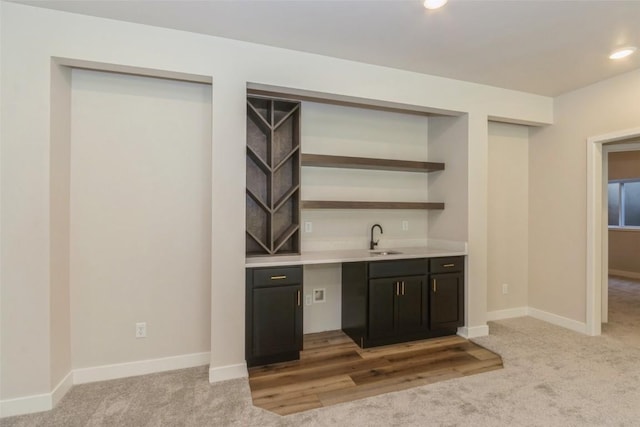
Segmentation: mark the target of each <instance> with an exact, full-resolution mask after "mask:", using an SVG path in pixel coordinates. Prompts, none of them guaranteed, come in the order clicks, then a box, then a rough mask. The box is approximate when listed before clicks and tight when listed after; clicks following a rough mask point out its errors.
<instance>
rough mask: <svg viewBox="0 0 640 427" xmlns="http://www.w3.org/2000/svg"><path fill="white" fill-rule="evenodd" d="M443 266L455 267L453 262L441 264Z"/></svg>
mask: <svg viewBox="0 0 640 427" xmlns="http://www.w3.org/2000/svg"><path fill="white" fill-rule="evenodd" d="M442 266H443V267H445V268H450V267H455V266H456V265H455V264H442Z"/></svg>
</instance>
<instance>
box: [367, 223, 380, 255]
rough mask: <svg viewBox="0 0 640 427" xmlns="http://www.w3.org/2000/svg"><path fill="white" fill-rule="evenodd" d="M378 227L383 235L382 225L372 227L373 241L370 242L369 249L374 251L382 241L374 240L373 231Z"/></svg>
mask: <svg viewBox="0 0 640 427" xmlns="http://www.w3.org/2000/svg"><path fill="white" fill-rule="evenodd" d="M376 227H378V228H379V229H380V234H383V232H382V226H381V225H380V224H373V226H372V227H371V241H370V242H369V249H371V250H374V249H375V247H376V246H377V245H378V242H379V241H380V240H375V241H374V240H373V229H374V228H376Z"/></svg>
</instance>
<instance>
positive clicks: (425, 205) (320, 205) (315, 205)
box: [301, 200, 444, 209]
mask: <svg viewBox="0 0 640 427" xmlns="http://www.w3.org/2000/svg"><path fill="white" fill-rule="evenodd" d="M301 203H302V209H444V203H440V202H346V201H332V200H303V201H302V202H301Z"/></svg>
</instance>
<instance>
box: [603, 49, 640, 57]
mask: <svg viewBox="0 0 640 427" xmlns="http://www.w3.org/2000/svg"><path fill="white" fill-rule="evenodd" d="M636 49H637V48H636V47H635V46H627V47H621V48H620V49H616V50H614V51H613V52H612V53H611V55H609V59H622V58H626V57H627V56H629V55H631V54H632V53H633V52H635V51H636Z"/></svg>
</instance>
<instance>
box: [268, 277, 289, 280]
mask: <svg viewBox="0 0 640 427" xmlns="http://www.w3.org/2000/svg"><path fill="white" fill-rule="evenodd" d="M286 278H287V276H271V280H282V279H286Z"/></svg>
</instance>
